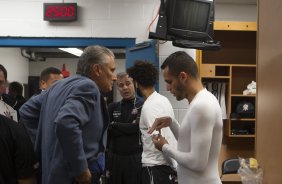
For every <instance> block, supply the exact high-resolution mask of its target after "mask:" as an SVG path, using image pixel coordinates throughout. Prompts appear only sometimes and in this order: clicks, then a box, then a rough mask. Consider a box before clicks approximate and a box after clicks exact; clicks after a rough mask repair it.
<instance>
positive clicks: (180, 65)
mask: <svg viewBox="0 0 282 184" xmlns="http://www.w3.org/2000/svg"><path fill="white" fill-rule="evenodd" d="M166 67H168V69H169V73H170V74H171V75H173V76H178V75H179V74H180V72H185V73H187V74H190V75H191V76H192V77H193V78H195V79H197V78H198V77H199V74H198V67H197V64H196V62H195V61H194V59H193V58H192V57H191V56H189V55H188V54H187V53H186V52H183V51H177V52H174V53H173V54H171V55H169V56H168V57H167V58H166V60H165V61H164V62H163V64H162V65H161V69H165V68H166Z"/></svg>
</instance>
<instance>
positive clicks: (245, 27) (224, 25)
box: [214, 21, 257, 31]
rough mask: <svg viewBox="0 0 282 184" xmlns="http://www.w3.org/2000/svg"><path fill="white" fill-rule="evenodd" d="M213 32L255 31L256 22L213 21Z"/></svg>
mask: <svg viewBox="0 0 282 184" xmlns="http://www.w3.org/2000/svg"><path fill="white" fill-rule="evenodd" d="M214 30H226V31H256V30H257V23H256V22H234V21H215V22H214Z"/></svg>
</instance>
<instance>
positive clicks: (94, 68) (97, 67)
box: [92, 64, 101, 77]
mask: <svg viewBox="0 0 282 184" xmlns="http://www.w3.org/2000/svg"><path fill="white" fill-rule="evenodd" d="M92 71H93V75H95V76H97V77H99V76H100V74H101V67H100V65H99V64H93V65H92Z"/></svg>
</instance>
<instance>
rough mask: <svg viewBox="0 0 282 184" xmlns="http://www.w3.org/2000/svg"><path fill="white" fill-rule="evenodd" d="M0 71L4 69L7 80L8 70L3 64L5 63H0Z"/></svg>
mask: <svg viewBox="0 0 282 184" xmlns="http://www.w3.org/2000/svg"><path fill="white" fill-rule="evenodd" d="M0 71H2V72H3V74H4V77H5V81H7V77H8V76H7V75H8V74H7V70H6V68H5V67H4V66H3V65H1V64H0Z"/></svg>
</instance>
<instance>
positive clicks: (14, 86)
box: [9, 81, 26, 120]
mask: <svg viewBox="0 0 282 184" xmlns="http://www.w3.org/2000/svg"><path fill="white" fill-rule="evenodd" d="M9 95H10V96H11V97H12V98H14V99H15V100H16V103H15V105H14V107H13V108H14V109H15V110H16V111H17V114H18V120H19V119H20V114H19V109H20V108H21V106H22V105H23V104H24V103H25V102H26V99H25V98H24V97H23V86H22V85H21V84H20V83H19V82H16V81H14V82H11V83H10V84H9Z"/></svg>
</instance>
